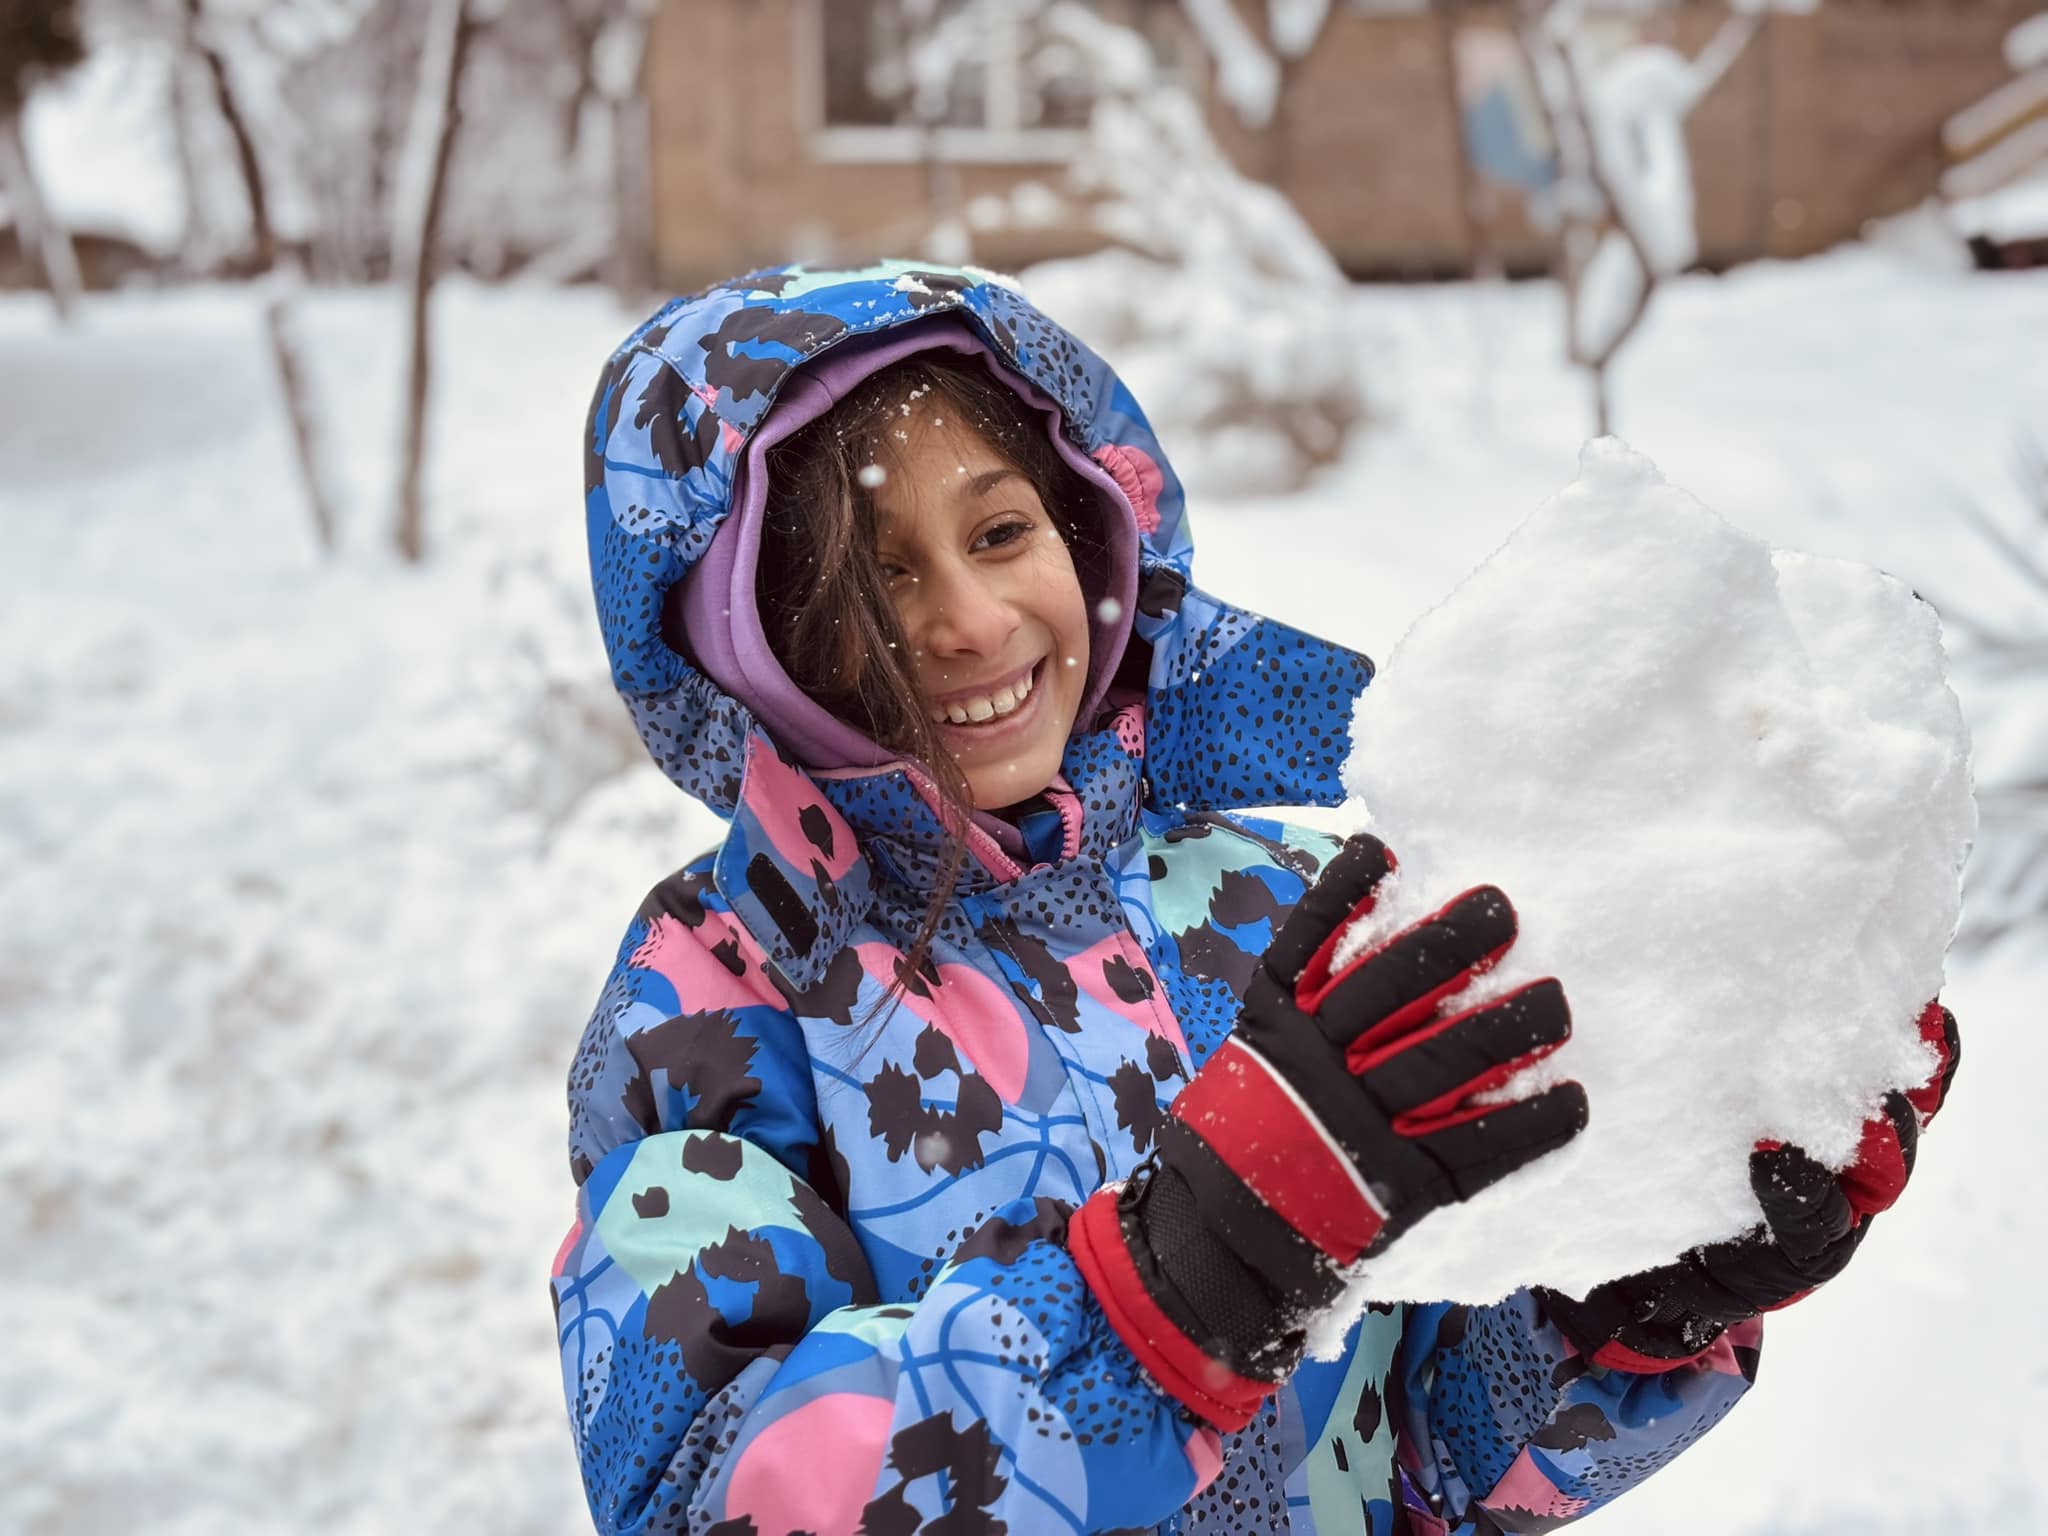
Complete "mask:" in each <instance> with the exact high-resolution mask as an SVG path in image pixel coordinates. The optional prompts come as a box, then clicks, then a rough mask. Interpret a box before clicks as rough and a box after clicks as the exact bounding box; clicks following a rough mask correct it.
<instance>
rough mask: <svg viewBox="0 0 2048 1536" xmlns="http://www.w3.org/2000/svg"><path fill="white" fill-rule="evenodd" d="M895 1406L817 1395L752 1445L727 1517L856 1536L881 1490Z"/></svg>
mask: <svg viewBox="0 0 2048 1536" xmlns="http://www.w3.org/2000/svg"><path fill="white" fill-rule="evenodd" d="M895 1416H896V1404H895V1403H894V1402H893V1401H892V1400H890V1399H889V1398H886V1397H869V1396H867V1395H865V1394H864V1393H859V1392H833V1393H830V1394H828V1395H827V1396H825V1397H819V1398H813V1399H812V1400H811V1401H810V1402H808V1403H805V1404H804V1405H803V1406H802V1407H801V1408H797V1409H794V1410H792V1411H791V1412H790V1413H789V1415H788V1416H787V1417H785V1418H780V1419H777V1420H776V1421H775V1422H774V1423H773V1424H770V1425H769V1426H768V1427H767V1428H766V1429H764V1430H762V1431H761V1432H760V1433H759V1434H758V1435H756V1436H754V1438H753V1439H752V1440H750V1441H748V1442H747V1446H746V1448H745V1449H744V1450H742V1451H741V1452H740V1455H739V1460H738V1461H736V1462H735V1463H734V1464H733V1469H732V1474H731V1476H730V1477H729V1478H728V1479H727V1481H726V1485H725V1518H726V1519H728V1520H735V1521H736V1520H738V1519H740V1518H741V1517H742V1516H750V1517H752V1519H753V1522H754V1524H753V1529H754V1530H756V1531H763V1532H766V1531H814V1532H816V1533H817V1536H853V1533H854V1532H855V1531H856V1530H858V1529H859V1527H860V1522H861V1511H862V1510H863V1509H865V1508H866V1507H867V1502H868V1500H869V1499H871V1498H873V1497H874V1493H875V1469H876V1467H878V1466H880V1465H881V1462H882V1453H883V1448H884V1447H885V1446H886V1445H887V1444H888V1440H889V1424H890V1421H891V1420H892V1419H894V1418H895Z"/></svg>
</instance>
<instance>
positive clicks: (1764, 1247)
mask: <svg viewBox="0 0 2048 1536" xmlns="http://www.w3.org/2000/svg"><path fill="white" fill-rule="evenodd" d="M1920 1037H1921V1039H1923V1040H1924V1041H1926V1042H1927V1044H1928V1046H1929V1047H1930V1048H1931V1049H1932V1050H1933V1051H1934V1053H1935V1055H1936V1058H1937V1061H1936V1066H1935V1069H1934V1073H1933V1075H1932V1076H1931V1077H1930V1078H1929V1079H1928V1080H1927V1082H1926V1083H1925V1084H1924V1085H1923V1086H1922V1087H1919V1088H1916V1089H1914V1090H1913V1091H1912V1092H1911V1093H1897V1092H1894V1093H1890V1094H1887V1095H1886V1096H1885V1101H1884V1103H1883V1105H1882V1106H1881V1107H1880V1108H1879V1110H1878V1112H1877V1113H1876V1114H1874V1115H1872V1116H1871V1117H1870V1119H1868V1120H1866V1121H1865V1122H1864V1125H1863V1136H1862V1140H1861V1142H1860V1143H1859V1144H1858V1147H1857V1150H1856V1156H1855V1157H1854V1158H1853V1159H1851V1160H1850V1162H1849V1165H1848V1166H1847V1167H1845V1168H1844V1169H1843V1170H1842V1171H1841V1172H1840V1173H1834V1172H1831V1171H1830V1170H1829V1169H1828V1168H1827V1167H1826V1166H1824V1165H1823V1164H1821V1163H1819V1162H1817V1161H1815V1160H1814V1159H1813V1158H1812V1157H1810V1156H1808V1155H1807V1153H1806V1152H1805V1151H1803V1150H1802V1149H1800V1148H1798V1147H1794V1146H1786V1145H1783V1144H1782V1143H1779V1142H1775V1141H1761V1142H1758V1143H1757V1145H1756V1150H1755V1151H1753V1152H1752V1153H1751V1154H1750V1159H1749V1182H1750V1188H1751V1189H1752V1190H1754V1191H1755V1193H1756V1199H1757V1204H1758V1206H1759V1207H1760V1208H1761V1209H1762V1211H1763V1216H1764V1219H1763V1222H1762V1223H1761V1224H1760V1225H1758V1226H1756V1227H1753V1228H1751V1229H1750V1230H1749V1231H1748V1232H1746V1233H1744V1234H1743V1235H1742V1236H1740V1237H1737V1238H1731V1239H1729V1240H1728V1241H1725V1242H1719V1243H1709V1244H1707V1245H1706V1246H1705V1247H1701V1248H1695V1249H1693V1250H1692V1251H1691V1252H1689V1253H1686V1254H1685V1255H1683V1256H1682V1257H1680V1258H1679V1259H1677V1260H1675V1261H1674V1262H1672V1263H1670V1264H1665V1265H1660V1266H1659V1267H1657V1268H1656V1269H1652V1270H1646V1271H1644V1272H1643V1273H1642V1274H1639V1275H1629V1276H1626V1277H1624V1278H1622V1279H1620V1280H1610V1281H1609V1282H1607V1283H1606V1284H1605V1285H1601V1286H1596V1287H1595V1288H1594V1289H1593V1290H1592V1291H1591V1292H1590V1293H1589V1294H1588V1295H1587V1296H1586V1298H1585V1299H1584V1300H1583V1301H1581V1300H1577V1299H1574V1298H1572V1297H1568V1296H1561V1295H1558V1294H1556V1293H1554V1292H1547V1291H1546V1292H1540V1293H1539V1296H1540V1298H1541V1300H1542V1302H1543V1305H1544V1308H1545V1310H1546V1311H1547V1312H1549V1314H1550V1316H1551V1320H1552V1321H1553V1322H1555V1323H1556V1324H1557V1325H1558V1327H1559V1328H1561V1329H1563V1330H1564V1332H1565V1334H1566V1335H1567V1336H1568V1337H1569V1338H1570V1339H1571V1340H1572V1342H1573V1343H1574V1344H1575V1345H1577V1346H1578V1348H1579V1350H1580V1352H1581V1353H1582V1354H1584V1355H1586V1356H1588V1357H1589V1358H1590V1359H1591V1360H1592V1362H1593V1363H1594V1364H1595V1365H1601V1366H1615V1367H1618V1368H1620V1369H1623V1370H1633V1371H1665V1370H1669V1369H1671V1367H1673V1366H1674V1365H1680V1364H1683V1363H1685V1362H1686V1361H1689V1360H1692V1359H1694V1358H1696V1357H1697V1356H1698V1355H1699V1354H1701V1353H1702V1352H1703V1351H1705V1350H1706V1349H1708V1348H1710V1347H1711V1346H1712V1345H1713V1343H1714V1342H1715V1340H1717V1339H1719V1338H1720V1336H1721V1334H1722V1332H1723V1331H1724V1330H1725V1329H1727V1328H1728V1326H1729V1325H1730V1324H1733V1323H1739V1322H1743V1321H1746V1320H1747V1319H1749V1318H1752V1317H1756V1316H1758V1315H1760V1314H1761V1313H1764V1312H1770V1311H1775V1310H1776V1309H1777V1308H1779V1307H1784V1306H1789V1305H1791V1303H1793V1302H1795V1301H1797V1300H1799V1299H1800V1298H1801V1297H1803V1296H1805V1295H1806V1294H1807V1293H1808V1292H1810V1291H1812V1290H1814V1289H1815V1288H1816V1287H1818V1286H1820V1285H1822V1284H1824V1283H1825V1282H1827V1281H1829V1280H1832V1279H1833V1278H1834V1277H1835V1276H1836V1275H1838V1274H1840V1273H1841V1272H1842V1270H1843V1269H1844V1268H1845V1267H1846V1266H1847V1265H1848V1263H1849V1260H1850V1259H1851V1258H1853V1257H1854V1256H1855V1253H1856V1250H1857V1248H1858V1247H1859V1246H1860V1245H1861V1244H1862V1242H1863V1239H1864V1237H1865V1236H1867V1235H1868V1233H1869V1231H1870V1221H1871V1218H1872V1217H1874V1216H1876V1215H1877V1214H1878V1213H1879V1212H1880V1211H1884V1210H1887V1209H1889V1208H1890V1207H1891V1205H1892V1203H1893V1202H1894V1201H1895V1200H1897V1199H1898V1198H1899V1195H1900V1193H1901V1191H1903V1190H1904V1189H1905V1187H1906V1180H1907V1179H1908V1178H1909V1177H1910V1176H1911V1174H1912V1172H1913V1159H1914V1154H1915V1152H1916V1150H1917V1148H1918V1146H1919V1141H1920V1132H1921V1131H1922V1130H1924V1129H1925V1128H1926V1127H1927V1126H1928V1124H1929V1123H1931V1122H1932V1121H1933V1119H1934V1116H1935V1114H1936V1112H1938V1111H1939V1110H1940V1108H1941V1106H1942V1102H1943V1100H1945V1099H1946V1098H1947V1097H1948V1088H1949V1084H1950V1083H1951V1082H1952V1081H1953V1080H1954V1078H1955V1073H1956V1064H1957V1062H1958V1061H1960V1060H1961V1057H1962V1047H1961V1041H1960V1039H1959V1038H1958V1036H1957V1033H1956V1020H1955V1015H1954V1014H1952V1013H1950V1012H1949V1011H1948V1010H1947V1009H1946V1008H1944V1007H1942V1006H1941V1005H1940V1004H1939V1003H1929V1004H1928V1005H1927V1007H1926V1009H1925V1010H1924V1011H1923V1012H1922V1013H1921V1015H1920Z"/></svg>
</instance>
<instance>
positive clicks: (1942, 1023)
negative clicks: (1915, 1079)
mask: <svg viewBox="0 0 2048 1536" xmlns="http://www.w3.org/2000/svg"><path fill="white" fill-rule="evenodd" d="M1920 1038H1921V1039H1922V1040H1924V1041H1926V1042H1927V1044H1928V1045H1929V1046H1931V1047H1933V1050H1934V1054H1935V1058H1936V1059H1935V1067H1934V1071H1933V1073H1932V1074H1931V1075H1930V1076H1929V1077H1928V1079H1927V1081H1926V1082H1925V1083H1923V1084H1921V1085H1920V1086H1919V1087H1918V1088H1915V1089H1914V1090H1913V1091H1912V1092H1911V1093H1909V1094H1907V1095H1906V1098H1907V1100H1908V1101H1909V1102H1910V1103H1911V1104H1912V1106H1913V1108H1914V1110H1915V1111H1917V1112H1918V1114H1919V1116H1920V1123H1921V1124H1922V1125H1923V1126H1924V1125H1926V1124H1927V1123H1928V1122H1930V1121H1931V1120H1933V1119H1934V1116H1935V1114H1936V1113H1937V1112H1938V1111H1939V1110H1940V1109H1941V1106H1942V1105H1943V1104H1944V1103H1945V1102H1947V1100H1948V1090H1949V1085H1950V1084H1951V1083H1953V1082H1954V1081H1955V1078H1956V1068H1957V1067H1958V1066H1960V1065H1961V1064H1962V1060H1963V1037H1962V1035H1961V1034H1959V1033H1958V1032H1957V1030H1956V1016H1955V1015H1954V1014H1952V1013H1950V1012H1949V1011H1948V1010H1947V1009H1946V1008H1944V1007H1942V1005H1941V1003H1940V1001H1939V1000H1936V1001H1935V1002H1931V1003H1929V1004H1928V1005H1927V1006H1926V1008H1924V1009H1923V1010H1921V1014H1920Z"/></svg>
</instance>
